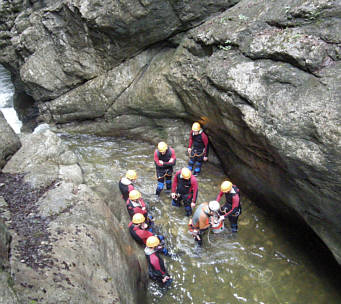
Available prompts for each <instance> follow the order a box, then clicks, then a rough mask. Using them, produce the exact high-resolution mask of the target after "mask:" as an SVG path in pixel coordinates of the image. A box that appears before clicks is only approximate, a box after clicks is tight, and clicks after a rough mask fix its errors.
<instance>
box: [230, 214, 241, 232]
mask: <svg viewBox="0 0 341 304" xmlns="http://www.w3.org/2000/svg"><path fill="white" fill-rule="evenodd" d="M238 217H239V215H237V216H235V215H229V216H228V218H229V221H230V224H231V231H232V232H238Z"/></svg>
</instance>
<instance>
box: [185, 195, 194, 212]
mask: <svg viewBox="0 0 341 304" xmlns="http://www.w3.org/2000/svg"><path fill="white" fill-rule="evenodd" d="M191 203H192V197H191V198H186V199H185V200H184V206H185V212H186V216H191V215H192V207H191Z"/></svg>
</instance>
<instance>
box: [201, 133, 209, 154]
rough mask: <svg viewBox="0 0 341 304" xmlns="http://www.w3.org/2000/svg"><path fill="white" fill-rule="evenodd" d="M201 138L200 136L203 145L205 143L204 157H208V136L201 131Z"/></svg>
mask: <svg viewBox="0 0 341 304" xmlns="http://www.w3.org/2000/svg"><path fill="white" fill-rule="evenodd" d="M201 138H202V141H203V142H204V145H205V154H204V157H208V152H209V144H208V137H207V135H206V134H205V133H204V132H202V133H201Z"/></svg>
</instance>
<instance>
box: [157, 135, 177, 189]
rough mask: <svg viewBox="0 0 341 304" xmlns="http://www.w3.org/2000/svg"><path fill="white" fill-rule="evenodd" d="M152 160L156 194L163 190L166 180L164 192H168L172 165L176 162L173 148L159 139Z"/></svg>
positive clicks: (170, 183)
mask: <svg viewBox="0 0 341 304" xmlns="http://www.w3.org/2000/svg"><path fill="white" fill-rule="evenodd" d="M154 162H155V167H156V176H157V188H156V192H155V194H156V195H158V196H159V195H160V193H161V191H162V190H163V187H164V183H165V180H166V189H167V190H166V192H168V193H169V192H170V191H171V188H172V174H173V167H174V165H175V163H176V156H175V152H174V149H173V148H171V147H168V145H167V144H166V143H165V142H163V141H161V142H159V144H158V146H157V149H155V151H154Z"/></svg>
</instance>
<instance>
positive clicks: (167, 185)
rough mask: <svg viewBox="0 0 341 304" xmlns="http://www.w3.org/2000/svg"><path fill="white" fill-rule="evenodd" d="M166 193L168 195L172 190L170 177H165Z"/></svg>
mask: <svg viewBox="0 0 341 304" xmlns="http://www.w3.org/2000/svg"><path fill="white" fill-rule="evenodd" d="M166 189H167V190H166V191H165V192H166V193H170V192H171V189H172V175H166Z"/></svg>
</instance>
